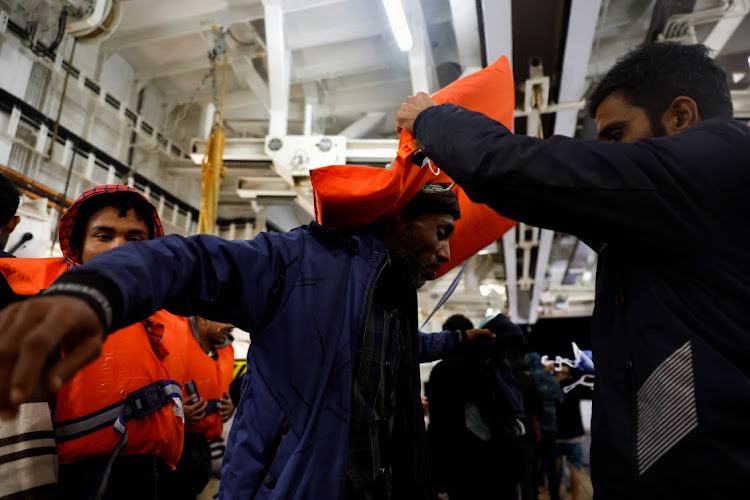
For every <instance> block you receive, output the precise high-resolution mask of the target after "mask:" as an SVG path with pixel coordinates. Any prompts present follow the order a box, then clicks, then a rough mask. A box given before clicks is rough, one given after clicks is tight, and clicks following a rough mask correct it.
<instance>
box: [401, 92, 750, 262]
mask: <svg viewBox="0 0 750 500" xmlns="http://www.w3.org/2000/svg"><path fill="white" fill-rule="evenodd" d="M396 123H397V125H398V126H399V127H401V128H403V129H405V130H413V131H414V133H415V135H416V138H417V140H418V142H419V145H420V147H421V148H422V151H423V152H424V153H425V154H427V155H428V156H429V157H430V158H431V159H432V160H433V161H434V162H435V164H436V165H438V166H439V167H440V168H442V169H443V170H445V171H446V172H447V173H448V175H450V176H451V177H452V178H453V180H455V181H456V182H458V184H459V185H460V186H461V187H463V188H464V189H465V190H466V192H467V194H468V195H469V197H470V198H471V199H472V200H473V201H475V202H480V203H485V204H487V205H489V206H490V207H492V208H493V209H495V210H496V211H497V212H499V213H500V214H501V215H503V216H506V217H509V218H511V219H514V220H519V221H522V222H526V223H529V224H532V225H536V226H539V227H545V228H549V229H554V230H557V231H562V232H568V233H572V234H576V235H577V236H579V237H587V238H588V239H597V240H601V241H607V242H609V243H625V244H635V245H639V246H648V247H650V248H653V249H656V250H663V251H666V252H669V253H673V252H681V251H684V249H685V248H689V247H690V246H691V245H694V244H696V243H699V242H700V241H701V240H702V239H704V238H705V234H706V232H707V231H709V230H710V229H711V226H710V217H707V213H711V212H714V213H716V214H726V213H731V207H732V206H734V205H736V204H737V203H740V201H741V200H743V199H745V193H746V191H747V186H748V179H749V178H748V176H747V175H746V174H745V173H744V170H740V169H738V165H739V163H738V162H737V158H738V157H743V156H744V155H746V154H748V153H750V151H748V148H747V144H748V142H747V140H746V137H747V135H748V131H747V127H744V126H736V124H733V123H731V122H726V123H723V124H718V125H714V126H713V127H712V126H711V125H709V124H707V123H706V124H704V123H700V124H698V125H695V126H694V127H691V128H690V129H688V130H687V131H685V132H682V133H680V134H677V135H674V136H669V137H658V138H654V139H644V140H639V141H636V142H633V143H618V144H606V143H604V142H599V141H580V140H576V139H571V138H567V137H562V136H553V137H551V138H549V139H547V140H540V139H535V138H532V137H526V136H521V135H515V134H512V133H511V132H510V131H509V130H508V129H507V128H506V127H504V126H503V125H502V124H500V123H498V122H495V121H494V120H492V119H490V118H488V117H486V116H484V115H482V114H480V113H475V112H472V111H468V110H466V109H463V108H460V107H458V106H454V105H450V104H443V105H440V106H435V105H434V102H433V101H432V100H431V99H430V98H429V96H427V95H425V94H422V93H420V94H418V95H416V96H412V97H409V98H408V100H407V102H405V103H404V104H402V105H401V108H400V109H399V112H398V114H397V115H396ZM743 127H744V128H743ZM708 166H710V168H708Z"/></svg>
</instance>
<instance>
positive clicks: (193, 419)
mask: <svg viewBox="0 0 750 500" xmlns="http://www.w3.org/2000/svg"><path fill="white" fill-rule="evenodd" d="M197 399H198V396H197V395H196V394H193V395H192V396H190V400H184V401H183V402H182V407H183V409H184V410H185V423H186V424H197V423H198V422H200V421H201V419H202V418H203V417H205V416H206V405H207V404H208V403H207V402H206V401H197Z"/></svg>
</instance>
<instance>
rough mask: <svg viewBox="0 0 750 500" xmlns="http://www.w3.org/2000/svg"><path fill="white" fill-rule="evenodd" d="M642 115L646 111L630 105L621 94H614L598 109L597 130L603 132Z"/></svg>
mask: <svg viewBox="0 0 750 500" xmlns="http://www.w3.org/2000/svg"><path fill="white" fill-rule="evenodd" d="M641 113H645V111H644V110H643V109H642V108H639V107H638V106H633V105H632V104H630V103H629V102H628V100H627V99H626V98H625V96H624V95H623V94H622V93H621V92H613V93H611V94H609V95H608V96H607V97H606V98H605V99H604V100H602V102H601V104H599V107H598V108H596V116H595V119H596V127H597V130H598V131H600V132H601V131H602V129H604V128H605V127H607V126H610V125H612V124H615V123H618V122H619V123H624V122H629V121H631V120H633V119H635V118H636V117H637V115H639V114H641Z"/></svg>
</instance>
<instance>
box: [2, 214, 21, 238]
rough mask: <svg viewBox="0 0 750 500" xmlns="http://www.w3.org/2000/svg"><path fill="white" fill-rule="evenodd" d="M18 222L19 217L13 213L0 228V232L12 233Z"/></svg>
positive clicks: (19, 220)
mask: <svg viewBox="0 0 750 500" xmlns="http://www.w3.org/2000/svg"><path fill="white" fill-rule="evenodd" d="M19 222H21V217H19V216H18V215H14V216H13V217H11V219H10V220H9V221H8V223H7V224H5V225H4V226H3V227H2V228H0V233H2V234H10V233H12V232H13V230H14V229H15V228H16V226H17V225H18V223H19Z"/></svg>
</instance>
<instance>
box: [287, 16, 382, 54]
mask: <svg viewBox="0 0 750 500" xmlns="http://www.w3.org/2000/svg"><path fill="white" fill-rule="evenodd" d="M310 28H311V29H309V30H305V31H298V32H297V33H295V34H294V35H292V34H291V33H290V36H289V49H290V50H300V49H306V48H310V47H319V46H321V45H330V44H334V43H346V42H351V41H352V40H359V39H361V38H371V37H376V36H381V35H382V34H383V27H382V26H380V24H379V23H374V22H372V21H371V20H370V21H369V22H361V23H353V24H343V25H340V26H329V27H326V28H319V29H315V27H314V26H311V27H310Z"/></svg>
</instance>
